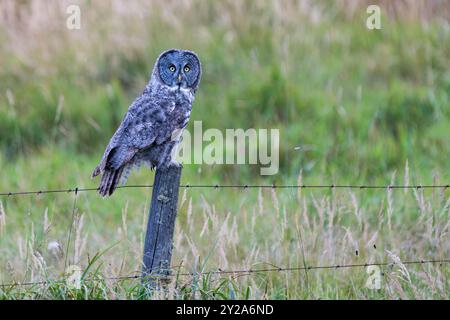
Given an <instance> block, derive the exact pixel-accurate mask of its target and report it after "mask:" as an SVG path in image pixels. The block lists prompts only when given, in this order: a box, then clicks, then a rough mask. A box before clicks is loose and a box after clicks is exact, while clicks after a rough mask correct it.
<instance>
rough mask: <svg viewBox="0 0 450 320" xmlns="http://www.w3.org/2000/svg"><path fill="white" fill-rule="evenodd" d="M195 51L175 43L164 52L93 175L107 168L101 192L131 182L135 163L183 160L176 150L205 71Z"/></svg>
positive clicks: (104, 193)
mask: <svg viewBox="0 0 450 320" xmlns="http://www.w3.org/2000/svg"><path fill="white" fill-rule="evenodd" d="M201 72H202V71H201V64H200V60H199V58H198V57H197V55H196V54H195V53H194V52H191V51H187V50H178V49H171V50H168V51H165V52H163V53H161V55H160V56H159V57H158V59H157V60H156V63H155V66H154V67H153V72H152V76H151V78H150V81H149V82H148V84H147V86H146V87H145V89H144V91H143V92H142V94H141V95H140V96H139V97H137V98H136V100H134V102H133V103H132V104H131V106H130V108H129V109H128V112H127V113H126V114H125V117H124V118H123V120H122V123H121V124H120V126H119V128H118V129H117V131H116V132H115V133H114V135H113V136H112V138H111V140H110V142H109V144H108V146H107V147H106V150H105V153H104V154H103V158H102V160H101V162H100V164H99V165H98V166H97V167H96V168H95V170H94V172H93V173H92V177H95V176H97V175H99V174H100V173H101V174H102V179H101V182H100V186H99V193H100V194H101V195H102V196H107V195H111V194H112V193H113V192H114V190H115V189H116V188H117V186H118V184H119V183H122V184H123V183H125V182H126V180H127V178H128V175H129V173H130V171H131V169H133V168H135V167H139V166H141V165H142V164H145V165H148V166H149V167H150V168H152V169H154V168H159V167H164V166H172V165H175V166H179V165H180V164H178V163H177V162H176V161H175V159H174V153H175V150H176V148H175V147H176V145H177V144H178V143H179V141H180V137H181V132H182V130H183V129H184V128H185V127H186V125H187V123H188V121H189V116H190V114H191V110H192V102H193V101H194V97H195V93H196V91H197V88H198V85H199V82H200V77H201Z"/></svg>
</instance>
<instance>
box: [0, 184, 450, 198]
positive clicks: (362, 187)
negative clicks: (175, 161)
mask: <svg viewBox="0 0 450 320" xmlns="http://www.w3.org/2000/svg"><path fill="white" fill-rule="evenodd" d="M126 188H153V185H125V186H119V187H117V189H126ZM180 188H186V189H190V188H192V189H195V188H205V189H206V188H211V189H225V188H230V189H359V190H365V189H390V190H395V189H418V190H420V189H450V184H444V185H351V184H349V185H342V184H329V185H328V184H317V185H312V184H311V185H306V184H303V185H295V184H293V185H286V184H282V185H277V184H260V185H257V184H181V185H180ZM98 190H99V188H78V187H75V188H67V189H53V190H33V191H9V192H6V191H3V192H0V196H20V195H33V194H36V195H41V194H49V193H75V194H78V193H80V192H90V191H98Z"/></svg>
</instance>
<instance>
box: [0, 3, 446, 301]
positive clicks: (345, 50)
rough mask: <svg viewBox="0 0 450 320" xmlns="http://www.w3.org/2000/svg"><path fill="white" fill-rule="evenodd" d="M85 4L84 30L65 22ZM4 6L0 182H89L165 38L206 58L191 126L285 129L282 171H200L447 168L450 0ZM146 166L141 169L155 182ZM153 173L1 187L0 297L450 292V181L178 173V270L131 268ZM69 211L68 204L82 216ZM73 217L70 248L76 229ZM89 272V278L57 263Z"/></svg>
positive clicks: (369, 175) (385, 173)
mask: <svg viewBox="0 0 450 320" xmlns="http://www.w3.org/2000/svg"><path fill="white" fill-rule="evenodd" d="M74 2H75V3H78V4H79V5H80V8H81V19H82V20H81V21H82V27H81V29H80V30H68V29H67V28H66V26H65V23H66V18H67V15H66V13H65V12H66V11H65V10H66V7H67V5H68V4H69V3H74ZM378 3H379V4H380V6H381V8H382V29H381V30H368V29H367V28H366V25H365V20H366V18H367V13H366V7H367V5H368V4H367V3H365V1H358V2H355V1H335V2H328V1H306V0H302V1H279V2H275V1H273V2H269V1H267V2H265V1H264V2H263V1H244V0H238V1H223V2H220V3H218V2H214V3H213V2H204V1H196V0H186V1H181V2H180V1H172V0H166V1H164V2H161V1H133V2H129V3H128V2H127V3H126V4H125V2H124V1H119V0H108V1H102V2H100V1H96V2H95V3H94V1H81V0H80V1H45V2H44V1H37V0H22V1H9V0H4V1H2V2H0V15H1V19H0V66H1V68H0V168H1V171H0V172H1V173H0V193H1V192H10V191H20V190H45V189H59V188H63V189H66V188H75V187H79V188H81V187H94V188H95V187H97V183H98V181H96V180H95V181H94V180H91V179H90V175H91V172H92V170H93V168H94V167H95V166H96V164H97V163H98V161H99V160H100V157H101V155H102V153H103V150H104V147H105V145H106V143H107V142H108V139H109V138H110V136H111V135H112V133H113V132H114V130H115V129H116V127H117V126H118V124H119V123H120V121H121V119H122V116H123V114H124V113H125V111H126V109H127V108H128V106H129V104H130V103H131V102H132V100H133V99H134V97H135V96H136V95H138V94H139V93H140V92H141V91H142V89H143V87H144V86H145V84H146V82H147V81H148V77H149V75H150V72H151V69H152V67H153V64H154V61H155V59H156V57H157V56H158V54H159V53H160V52H161V51H163V50H164V49H167V48H171V47H180V48H186V49H191V50H194V51H196V52H197V53H198V54H199V56H200V59H201V60H202V65H203V72H204V74H203V78H202V82H201V84H200V89H199V91H198V94H197V97H196V100H195V103H194V109H193V112H192V115H191V123H190V124H189V126H188V129H192V123H193V121H195V120H201V121H203V127H204V128H218V129H220V130H224V129H226V128H244V129H247V128H275V129H279V130H280V170H279V173H278V174H277V175H275V176H260V175H259V168H258V166H257V165H252V166H250V165H249V166H247V165H214V166H208V165H194V164H187V165H185V166H184V169H183V177H182V183H183V184H185V183H190V184H211V185H214V184H257V183H264V184H272V183H276V184H297V183H299V184H326V185H331V184H353V185H359V184H369V185H389V184H394V185H430V184H436V185H447V184H449V183H450V171H449V169H448V168H449V167H448V166H449V163H450V139H449V136H450V129H449V128H450V64H449V63H448V61H449V57H450V25H449V18H450V6H449V5H448V4H447V3H444V2H442V1H395V4H393V3H392V2H389V1H378ZM152 181H153V173H151V172H150V171H149V170H147V169H142V170H141V171H138V172H135V173H133V174H132V175H131V177H130V179H129V181H128V183H129V184H151V183H152ZM150 194H151V190H150V189H132V188H127V189H120V190H118V191H117V193H116V194H114V196H113V197H112V198H109V199H106V200H105V199H102V198H101V197H99V196H98V195H97V194H96V193H95V192H86V193H84V192H83V193H79V194H78V195H77V197H76V202H74V198H75V195H74V194H73V193H72V194H64V193H61V194H43V195H23V196H9V197H8V196H2V197H0V284H1V283H3V284H8V283H14V282H40V281H45V283H43V284H34V285H29V286H0V298H1V299H23V298H27V299H52V298H55V299H125V298H128V299H145V298H157V299H173V298H183V299H224V298H231V299H233V298H242V299H246V298H252V299H269V298H273V299H319V298H320V299H431V298H434V299H448V298H449V297H450V296H449V292H450V290H449V285H450V282H449V265H448V264H445V263H444V264H441V265H440V264H417V265H410V264H406V265H405V264H402V261H403V262H405V261H411V260H419V261H420V260H434V259H439V260H440V259H449V258H450V245H449V244H450V241H449V240H450V239H449V233H448V232H449V226H450V219H449V213H450V189H448V188H447V189H445V188H436V189H426V190H425V189H407V190H403V189H392V190H391V189H390V190H388V189H374V190H372V189H371V190H366V189H364V190H359V189H354V190H347V189H329V188H328V189H303V190H297V189H275V190H273V189H262V190H261V189H248V190H236V189H218V190H215V189H185V188H182V189H181V194H180V202H179V213H178V220H177V225H176V230H175V240H174V252H173V255H174V256H173V259H172V264H173V265H174V266H178V268H175V270H174V272H173V274H174V275H176V274H177V272H180V273H186V272H187V273H189V272H205V271H214V270H216V271H217V270H218V269H219V268H220V269H222V270H246V269H262V268H273V267H274V266H275V268H276V267H298V266H299V267H302V266H327V265H344V264H364V263H374V262H396V264H395V265H392V266H383V267H381V272H382V280H381V288H380V289H379V290H373V289H369V288H367V287H366V281H367V279H368V278H369V274H368V273H367V269H366V268H364V267H359V268H345V269H344V268H342V269H318V270H309V271H304V270H303V271H291V272H267V273H252V274H240V275H233V274H231V275H230V274H222V275H221V274H214V275H200V276H196V277H192V276H179V277H174V279H173V280H172V281H171V282H170V283H169V285H168V287H167V289H166V290H165V291H160V292H156V293H154V294H153V295H152V294H151V293H150V292H148V291H147V290H145V288H144V287H143V286H142V285H141V284H140V281H139V279H126V280H121V281H116V280H112V279H110V278H113V277H117V276H126V275H134V274H136V272H139V270H141V259H142V251H143V237H144V232H145V227H146V222H147V215H148V207H149V199H150ZM72 217H75V219H74V221H72ZM72 222H73V232H72V234H71V242H70V246H69V248H68V249H67V248H66V246H67V240H68V234H69V229H70V227H71V225H72ZM67 265H77V266H79V267H80V268H81V269H82V271H83V281H82V286H81V288H80V289H77V288H75V287H73V286H71V285H69V284H68V283H67V281H66V280H67V279H66V278H67V277H66V276H65V266H67Z"/></svg>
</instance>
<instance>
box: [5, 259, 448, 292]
mask: <svg viewBox="0 0 450 320" xmlns="http://www.w3.org/2000/svg"><path fill="white" fill-rule="evenodd" d="M446 263H450V259H440V260H413V261H402V262H372V263H357V264H337V265H324V266H301V267H277V266H274V267H272V268H262V269H239V270H222V269H220V268H218V269H217V270H213V271H203V272H184V273H176V274H168V275H142V274H137V275H128V276H115V277H107V278H103V277H99V278H88V279H84V280H82V281H83V282H94V281H101V280H110V281H125V280H134V279H145V278H149V279H155V278H165V279H167V278H171V277H172V278H173V277H180V276H182V277H195V276H202V275H217V274H219V275H229V274H241V275H242V274H243V275H250V274H255V273H271V272H292V271H309V270H320V269H322V270H338V269H347V268H362V267H369V266H378V267H383V266H392V267H393V266H395V265H417V264H420V265H423V264H439V266H442V265H443V264H446ZM166 270H167V271H168V270H175V269H166ZM166 270H165V271H166ZM65 281H66V280H43V281H35V282H33V281H30V282H13V283H4V284H0V288H4V287H16V286H34V285H51V284H57V283H64V282H65Z"/></svg>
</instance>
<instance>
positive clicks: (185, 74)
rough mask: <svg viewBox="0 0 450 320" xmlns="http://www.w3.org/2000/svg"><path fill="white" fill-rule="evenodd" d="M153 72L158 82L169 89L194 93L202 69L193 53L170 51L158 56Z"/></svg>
mask: <svg viewBox="0 0 450 320" xmlns="http://www.w3.org/2000/svg"><path fill="white" fill-rule="evenodd" d="M155 72H156V73H157V74H158V76H159V78H160V80H161V81H162V82H163V83H164V84H165V85H167V86H169V87H178V88H184V89H193V90H194V91H195V90H196V89H197V87H198V84H199V82H200V77H201V73H202V68H201V64H200V60H199V59H198V57H197V55H196V54H195V53H194V52H192V51H187V50H178V49H170V50H167V51H165V52H163V53H162V54H161V55H160V56H159V58H158V60H157V62H156V70H155Z"/></svg>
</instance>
